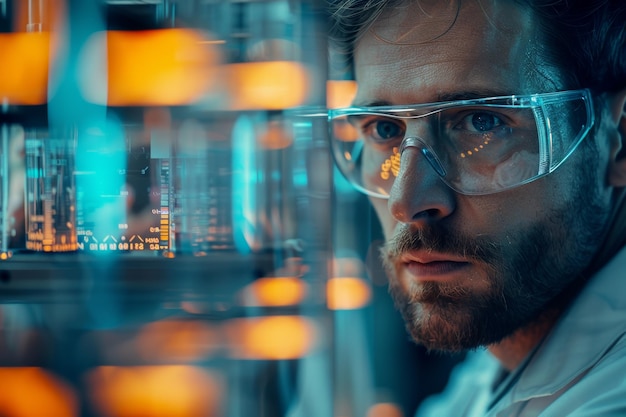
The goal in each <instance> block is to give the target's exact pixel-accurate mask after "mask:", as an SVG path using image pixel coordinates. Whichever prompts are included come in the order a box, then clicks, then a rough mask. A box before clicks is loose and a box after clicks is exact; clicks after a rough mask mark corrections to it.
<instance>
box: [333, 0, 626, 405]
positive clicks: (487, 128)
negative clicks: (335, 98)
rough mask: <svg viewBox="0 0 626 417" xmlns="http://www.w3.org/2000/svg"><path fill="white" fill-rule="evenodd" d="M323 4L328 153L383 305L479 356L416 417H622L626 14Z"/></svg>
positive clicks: (555, 8) (502, 0)
mask: <svg viewBox="0 0 626 417" xmlns="http://www.w3.org/2000/svg"><path fill="white" fill-rule="evenodd" d="M331 6H332V16H333V18H334V26H333V33H332V38H333V39H334V40H335V41H337V43H336V46H338V48H339V49H336V50H335V51H334V52H335V56H337V52H338V51H339V52H340V53H344V55H343V56H344V57H346V58H348V60H349V62H350V63H351V64H352V68H353V71H354V77H355V80H356V81H357V84H358V91H357V94H356V97H355V99H354V102H353V107H352V108H349V109H337V110H331V111H330V122H331V132H332V135H331V136H332V143H333V148H334V154H335V157H336V161H337V163H338V166H339V168H340V169H341V170H342V171H343V173H344V174H345V175H346V177H347V178H348V179H349V180H350V181H351V182H352V183H353V184H354V185H355V186H356V187H357V188H358V189H359V190H361V191H363V192H365V193H366V194H368V195H369V196H370V200H371V203H372V205H373V207H374V209H375V212H376V213H377V215H378V217H379V219H380V222H381V225H382V229H383V232H384V235H385V238H386V240H387V243H386V244H385V247H384V248H383V250H382V253H383V262H384V264H385V266H386V269H387V271H388V275H389V288H390V293H391V294H392V296H393V298H394V301H395V303H396V305H397V308H398V309H399V310H400V312H401V313H402V315H403V317H404V319H405V321H406V325H407V329H408V331H409V332H410V334H411V335H412V337H413V338H414V340H415V341H416V342H418V343H421V344H423V345H424V346H426V347H427V348H429V349H433V350H442V351H453V352H456V351H463V350H470V351H473V350H476V351H477V352H476V353H474V354H471V355H470V358H471V359H469V362H468V363H466V364H463V365H462V369H459V371H457V372H455V373H454V374H453V378H452V380H451V386H450V387H449V388H448V390H447V391H448V392H447V393H446V394H445V397H443V398H442V401H440V402H439V403H437V402H429V403H427V404H425V406H426V407H425V408H424V409H423V410H422V411H423V413H424V415H427V414H428V412H429V411H430V412H431V413H432V414H428V415H436V416H454V417H458V416H465V415H468V416H469V415H471V416H483V415H487V416H538V415H541V416H594V417H597V416H618V415H619V416H623V415H626V248H625V245H626V206H625V204H624V186H626V148H625V145H626V54H625V51H626V30H625V29H624V27H625V24H626V5H625V4H624V3H623V2H621V1H618V0H607V1H575V0H574V1H566V0H562V1H557V0H550V1H541V0H519V1H515V0H497V1H496V0H491V1H485V0H458V1H419V0H404V1H402V0H401V1H393V0H391V1H389V0H378V1H376V0H369V1H365V0H363V1H361V0H340V1H335V2H333V3H332V4H331ZM482 347H486V351H487V352H484V351H483V350H482V349H481V348H482ZM418 377H423V378H427V376H418Z"/></svg>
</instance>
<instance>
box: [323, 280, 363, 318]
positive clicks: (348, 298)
mask: <svg viewBox="0 0 626 417" xmlns="http://www.w3.org/2000/svg"><path fill="white" fill-rule="evenodd" d="M326 296H327V303H328V308H330V309H331V310H354V309H358V308H363V307H365V306H366V305H367V304H368V303H369V302H370V299H371V298H372V290H371V288H370V286H369V284H368V283H367V282H366V281H365V280H363V279H361V278H353V277H342V278H331V279H329V280H328V283H327V286H326Z"/></svg>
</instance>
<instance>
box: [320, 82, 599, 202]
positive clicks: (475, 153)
mask: <svg viewBox="0 0 626 417" xmlns="http://www.w3.org/2000/svg"><path fill="white" fill-rule="evenodd" d="M328 117H329V125H330V136H331V143H332V149H333V155H334V158H335V161H336V163H337V165H338V167H339V169H340V171H341V172H342V173H343V175H344V176H345V177H346V178H347V179H348V180H349V181H350V182H351V183H352V184H353V185H354V186H355V187H356V188H357V189H358V190H360V191H362V192H364V193H365V194H368V195H370V196H373V197H379V198H389V193H390V191H391V188H392V186H393V183H394V181H395V179H396V178H397V177H398V175H400V174H401V172H402V171H403V169H404V164H406V163H409V162H407V161H410V163H414V164H418V167H417V168H416V169H414V170H409V172H413V173H419V172H420V171H421V170H422V169H434V170H435V172H436V173H437V174H438V175H439V177H440V178H441V180H442V181H443V182H444V183H445V184H447V185H448V186H449V187H450V188H452V189H453V190H455V191H457V192H459V193H461V194H465V195H485V194H492V193H497V192H501V191H504V190H508V189H511V188H514V187H517V186H520V185H523V184H527V183H529V182H531V181H534V180H536V179H538V178H541V177H543V176H545V175H548V174H550V173H551V172H553V171H554V170H556V169H557V168H558V167H559V166H560V165H561V164H562V163H563V162H564V161H565V160H566V159H567V158H568V157H569V156H570V155H571V154H572V152H574V150H575V149H576V147H577V146H578V145H579V144H580V142H581V141H582V140H583V138H585V136H586V135H587V133H588V132H589V130H590V129H591V126H592V125H593V122H594V120H593V106H592V102H591V93H590V92H589V91H588V90H577V91H562V92H555V93H542V94H531V95H511V96H501V97H489V98H481V99H472V100H456V101H447V102H439V103H427V104H416V105H406V106H405V105H401V106H375V107H350V108H342V109H331V110H329V113H328ZM409 149H411V150H414V151H415V153H416V154H415V155H414V156H413V157H411V158H409V157H408V155H407V156H403V155H405V154H406V153H407V151H408V150H409ZM401 161H402V164H401Z"/></svg>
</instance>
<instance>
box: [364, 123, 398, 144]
mask: <svg viewBox="0 0 626 417" xmlns="http://www.w3.org/2000/svg"><path fill="white" fill-rule="evenodd" d="M363 133H364V134H365V136H366V137H368V138H370V139H371V140H373V141H375V142H389V141H392V140H394V139H402V138H403V137H404V125H402V124H401V123H399V122H398V121H396V120H393V119H386V118H377V119H372V120H370V121H369V122H368V123H366V124H365V125H364V126H363Z"/></svg>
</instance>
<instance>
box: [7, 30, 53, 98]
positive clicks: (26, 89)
mask: <svg viewBox="0 0 626 417" xmlns="http://www.w3.org/2000/svg"><path fill="white" fill-rule="evenodd" d="M49 61H50V33H49V32H33V33H26V32H16V33H0V62H2V64H3V65H2V69H0V100H1V101H5V102H8V103H10V104H16V105H38V104H44V103H45V102H46V101H47V99H48V67H49V65H50V62H49Z"/></svg>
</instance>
